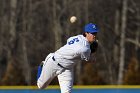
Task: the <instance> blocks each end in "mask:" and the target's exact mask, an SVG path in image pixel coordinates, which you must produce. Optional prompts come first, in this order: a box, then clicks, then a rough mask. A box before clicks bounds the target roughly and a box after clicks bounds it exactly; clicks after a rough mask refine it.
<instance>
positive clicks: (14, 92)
mask: <svg viewBox="0 0 140 93" xmlns="http://www.w3.org/2000/svg"><path fill="white" fill-rule="evenodd" d="M0 93H60V87H59V86H51V85H50V86H48V88H46V89H44V90H39V89H38V88H37V86H0ZM72 93H140V85H100V86H93V85H92V86H74V87H73V91H72Z"/></svg>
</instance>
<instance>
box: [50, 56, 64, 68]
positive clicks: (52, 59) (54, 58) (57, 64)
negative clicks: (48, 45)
mask: <svg viewBox="0 0 140 93" xmlns="http://www.w3.org/2000/svg"><path fill="white" fill-rule="evenodd" d="M52 60H53V61H55V58H54V56H53V57H52ZM57 65H58V66H60V67H62V68H65V67H63V66H62V65H61V64H59V63H57Z"/></svg>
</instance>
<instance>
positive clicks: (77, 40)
mask: <svg viewBox="0 0 140 93" xmlns="http://www.w3.org/2000/svg"><path fill="white" fill-rule="evenodd" d="M74 42H79V39H78V38H74V39H72V40H71V41H69V42H68V44H69V45H71V44H74Z"/></svg>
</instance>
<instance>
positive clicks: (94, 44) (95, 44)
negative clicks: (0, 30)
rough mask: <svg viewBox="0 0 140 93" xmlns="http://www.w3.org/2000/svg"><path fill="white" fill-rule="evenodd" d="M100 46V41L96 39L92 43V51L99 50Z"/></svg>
mask: <svg viewBox="0 0 140 93" xmlns="http://www.w3.org/2000/svg"><path fill="white" fill-rule="evenodd" d="M97 48H98V42H97V41H94V42H93V43H92V44H91V45H90V49H91V53H95V52H96V51H97Z"/></svg>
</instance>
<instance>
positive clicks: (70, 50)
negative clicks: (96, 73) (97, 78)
mask: <svg viewBox="0 0 140 93" xmlns="http://www.w3.org/2000/svg"><path fill="white" fill-rule="evenodd" d="M90 53H91V50H90V43H89V42H88V41H87V39H86V38H85V37H84V36H83V35H77V36H73V37H70V38H69V39H68V40H67V44H66V45H64V46H63V47H61V48H60V49H59V50H57V51H56V52H55V53H54V58H55V59H56V61H57V62H59V63H60V64H61V65H62V66H63V67H65V68H71V67H73V66H74V64H75V63H76V62H78V60H85V61H88V60H89V58H90Z"/></svg>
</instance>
